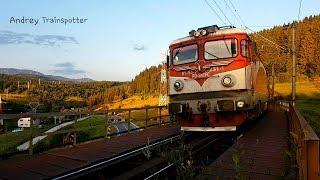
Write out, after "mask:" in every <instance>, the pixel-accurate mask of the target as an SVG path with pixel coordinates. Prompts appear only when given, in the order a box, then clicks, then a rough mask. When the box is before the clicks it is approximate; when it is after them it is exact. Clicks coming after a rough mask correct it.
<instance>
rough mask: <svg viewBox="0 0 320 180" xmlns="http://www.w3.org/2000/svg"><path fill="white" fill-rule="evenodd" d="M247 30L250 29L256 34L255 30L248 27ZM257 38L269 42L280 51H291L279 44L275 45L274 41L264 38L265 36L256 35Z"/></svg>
mask: <svg viewBox="0 0 320 180" xmlns="http://www.w3.org/2000/svg"><path fill="white" fill-rule="evenodd" d="M245 28H246V29H248V30H249V31H251V32H253V33H256V31H254V30H253V29H251V28H249V27H248V26H245ZM256 35H257V36H259V37H260V38H262V39H264V40H266V41H267V42H269V43H270V44H272V45H274V46H275V47H277V48H278V49H280V50H284V51H288V50H289V49H288V48H286V47H283V46H280V45H279V44H277V43H275V42H274V41H272V40H270V39H268V38H266V37H264V36H263V35H261V34H259V33H256Z"/></svg>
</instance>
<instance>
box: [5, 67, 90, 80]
mask: <svg viewBox="0 0 320 180" xmlns="http://www.w3.org/2000/svg"><path fill="white" fill-rule="evenodd" d="M0 75H11V76H16V77H21V78H23V77H24V76H27V77H28V78H29V79H30V78H32V79H43V80H47V81H48V80H51V81H69V82H93V81H94V80H92V79H89V78H79V79H71V78H66V77H62V76H53V75H46V74H43V73H40V72H37V71H33V70H28V69H15V68H0ZM2 79H3V78H1V79H0V80H2Z"/></svg>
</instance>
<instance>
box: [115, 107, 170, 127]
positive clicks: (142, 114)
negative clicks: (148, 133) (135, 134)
mask: <svg viewBox="0 0 320 180" xmlns="http://www.w3.org/2000/svg"><path fill="white" fill-rule="evenodd" d="M121 115H122V116H123V117H124V118H125V119H128V118H129V114H128V112H124V113H122V114H121ZM130 115H131V119H133V120H132V122H133V123H134V124H135V125H137V126H139V127H144V126H145V125H146V121H145V119H146V110H145V109H143V110H136V111H131V114H130ZM165 115H168V111H167V110H166V109H163V110H162V111H161V116H165ZM148 116H149V118H150V119H149V120H148V122H147V124H148V126H149V125H154V124H159V118H157V117H158V116H159V110H158V109H149V110H148ZM162 118H163V119H164V120H165V121H168V118H166V117H162Z"/></svg>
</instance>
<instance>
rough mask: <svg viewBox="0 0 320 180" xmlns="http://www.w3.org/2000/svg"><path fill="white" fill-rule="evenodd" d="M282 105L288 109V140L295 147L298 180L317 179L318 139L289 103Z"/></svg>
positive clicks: (319, 168) (319, 164) (318, 160)
mask: <svg viewBox="0 0 320 180" xmlns="http://www.w3.org/2000/svg"><path fill="white" fill-rule="evenodd" d="M284 105H285V106H287V108H288V109H289V113H288V118H289V128H290V129H289V130H290V135H291V136H290V139H291V141H292V142H293V143H294V145H295V147H296V148H295V149H296V163H297V164H298V166H299V179H319V178H320V177H319V176H320V174H319V173H320V167H319V166H320V158H319V156H320V154H319V142H320V141H319V138H318V136H317V135H316V133H315V132H314V131H313V129H312V128H311V127H310V125H309V124H308V123H307V121H306V120H305V119H304V117H303V116H302V115H301V114H300V113H299V111H298V110H297V109H296V107H294V106H292V104H291V103H290V104H289V103H286V104H284Z"/></svg>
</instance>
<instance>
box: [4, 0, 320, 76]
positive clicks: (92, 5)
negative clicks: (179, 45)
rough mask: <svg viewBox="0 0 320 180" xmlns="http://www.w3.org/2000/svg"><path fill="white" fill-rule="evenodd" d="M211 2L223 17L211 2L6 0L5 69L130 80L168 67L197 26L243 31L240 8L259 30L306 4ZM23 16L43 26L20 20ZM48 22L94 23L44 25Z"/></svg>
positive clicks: (308, 8) (319, 10) (315, 5)
mask: <svg viewBox="0 0 320 180" xmlns="http://www.w3.org/2000/svg"><path fill="white" fill-rule="evenodd" d="M207 2H208V3H209V4H210V6H211V7H212V8H213V9H214V10H215V11H216V12H217V13H218V14H219V16H220V18H219V17H218V16H217V15H216V14H215V13H214V12H213V11H212V10H211V9H210V7H209V6H208V5H207V4H206V0H158V1H155V0H126V1H124V0H107V1H106V0H91V1H87V0H68V1H65V0H29V1H22V0H20V1H18V0H0V68H1V67H3V68H19V69H30V70H35V71H39V72H42V73H45V74H52V75H61V76H65V77H69V78H92V79H94V80H117V81H127V80H131V79H133V78H134V76H135V75H137V74H138V73H139V72H140V71H142V70H144V69H145V68H147V67H150V66H153V65H158V64H160V63H161V61H162V59H161V58H162V57H163V54H165V53H166V52H167V49H168V46H169V44H170V42H171V41H173V40H174V39H177V38H180V37H184V36H187V35H188V32H189V31H190V30H192V29H197V28H199V27H204V26H208V25H213V24H217V25H219V26H222V25H224V23H223V22H221V20H220V19H222V21H224V22H225V23H226V24H229V22H228V21H227V19H226V18H225V16H226V17H227V18H228V19H229V21H230V22H231V23H232V25H235V26H237V27H241V25H243V23H241V21H240V20H239V18H236V17H235V15H234V14H235V13H234V11H231V10H230V8H232V5H234V7H235V8H236V9H237V12H238V13H239V15H240V17H241V19H242V20H243V22H244V25H245V26H247V27H250V28H251V29H253V30H256V31H258V30H261V29H263V28H270V27H272V26H273V25H282V24H284V23H288V22H291V21H293V20H297V19H298V11H299V2H300V0H281V1H279V0H268V1H257V0H207ZM230 2H231V3H232V4H231V3H230ZM228 6H229V7H230V8H228ZM219 8H220V9H221V10H222V11H223V12H224V14H225V16H224V15H223V14H222V13H221V12H220V11H219ZM300 12H301V13H300V19H302V18H303V17H305V16H310V15H317V14H320V1H319V0H302V3H301V11H300ZM23 17H24V18H28V19H30V18H33V19H38V20H39V22H38V24H36V25H35V24H34V23H30V22H29V21H28V23H21V22H20V23H18V22H17V21H16V20H17V19H22V18H23ZM42 17H47V18H54V17H57V18H65V19H70V18H73V17H75V18H77V17H78V18H79V19H81V18H82V19H87V20H85V22H84V23H68V24H64V23H48V22H47V23H44V22H43V18H42Z"/></svg>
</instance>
